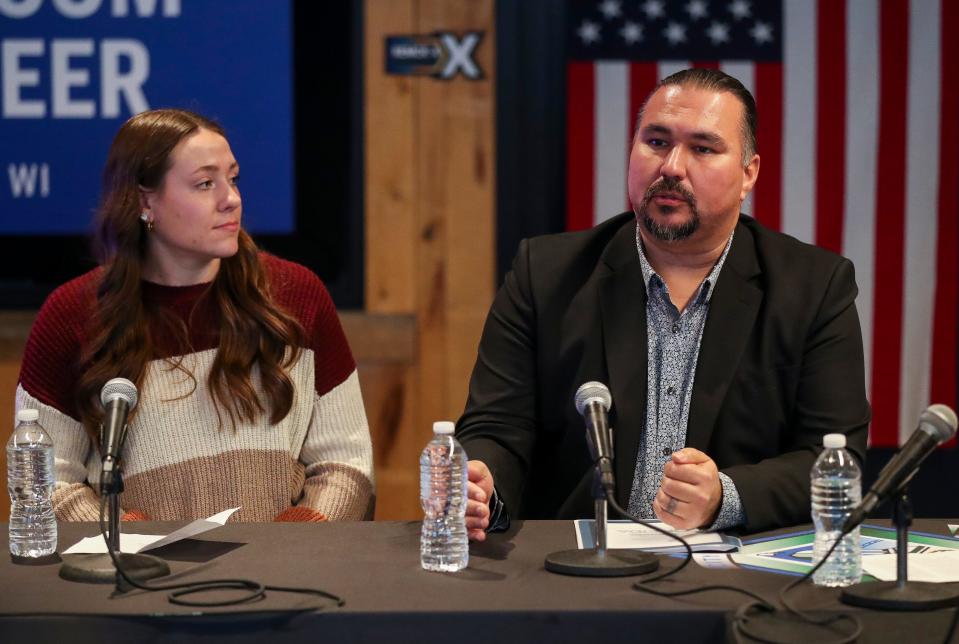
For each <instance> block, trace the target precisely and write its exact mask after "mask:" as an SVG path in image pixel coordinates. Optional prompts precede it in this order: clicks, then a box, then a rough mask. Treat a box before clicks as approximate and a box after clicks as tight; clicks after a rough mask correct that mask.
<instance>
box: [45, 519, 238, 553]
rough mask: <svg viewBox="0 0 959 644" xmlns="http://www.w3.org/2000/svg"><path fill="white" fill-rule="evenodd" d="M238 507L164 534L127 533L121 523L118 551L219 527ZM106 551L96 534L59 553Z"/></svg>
mask: <svg viewBox="0 0 959 644" xmlns="http://www.w3.org/2000/svg"><path fill="white" fill-rule="evenodd" d="M239 509H240V508H232V509H230V510H224V511H223V512H219V513H217V514H214V515H213V516H212V517H209V518H207V519H197V520H196V521H194V522H192V523H188V524H187V525H185V526H183V527H182V528H180V529H179V530H175V531H173V532H171V533H170V534H168V535H166V536H164V535H162V534H127V533H124V532H123V526H122V525H121V528H120V552H128V553H136V552H144V551H146V550H153V549H154V548H159V547H160V546H165V545H167V544H168V543H173V542H174V541H180V540H181V539H188V538H190V537H194V536H196V535H198V534H200V533H203V532H206V531H208V530H212V529H213V528H219V527H220V526H221V525H223V524H224V523H226V520H227V519H229V518H230V515H232V514H233V513H234V512H236V511H237V510H239ZM127 525H130V523H127ZM106 551H107V544H106V541H104V540H103V535H101V534H98V535H96V536H95V537H85V538H83V539H80V541H78V542H77V543H75V544H73V545H72V546H70V547H69V548H67V549H66V550H64V551H63V552H62V553H60V554H64V555H77V554H100V553H106Z"/></svg>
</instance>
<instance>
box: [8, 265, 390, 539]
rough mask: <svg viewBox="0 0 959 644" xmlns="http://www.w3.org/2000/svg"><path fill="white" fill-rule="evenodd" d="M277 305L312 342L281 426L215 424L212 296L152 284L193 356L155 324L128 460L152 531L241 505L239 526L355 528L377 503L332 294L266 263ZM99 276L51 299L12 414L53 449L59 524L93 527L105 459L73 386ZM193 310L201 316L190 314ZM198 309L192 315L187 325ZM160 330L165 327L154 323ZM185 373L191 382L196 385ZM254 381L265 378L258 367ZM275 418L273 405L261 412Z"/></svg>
mask: <svg viewBox="0 0 959 644" xmlns="http://www.w3.org/2000/svg"><path fill="white" fill-rule="evenodd" d="M260 261H261V263H262V264H263V266H264V268H265V270H266V271H267V273H268V275H269V279H270V284H271V292H272V296H273V299H274V301H276V302H277V303H278V304H279V305H280V306H282V307H283V308H284V309H285V310H286V311H288V312H290V313H291V314H292V315H294V316H295V317H296V318H297V319H298V320H299V322H300V324H301V325H302V326H303V328H304V330H305V331H306V342H305V345H306V346H304V347H302V348H301V351H300V355H299V358H298V360H297V362H296V363H295V364H294V365H293V366H292V367H290V368H289V371H288V373H289V376H290V378H291V379H292V380H293V383H294V388H295V393H294V398H293V406H292V408H291V409H290V412H289V414H287V416H286V418H284V419H283V420H281V421H280V422H279V423H277V424H276V425H270V422H269V414H268V413H267V414H261V415H260V417H259V418H258V419H257V420H256V422H253V423H248V422H246V421H243V420H241V419H237V422H236V427H235V428H233V427H232V426H231V423H230V420H229V414H228V413H227V412H226V410H224V409H223V408H222V405H221V409H220V416H221V417H222V427H220V423H219V421H218V418H217V412H216V409H215V408H214V403H213V398H212V396H211V392H210V389H209V387H208V383H207V377H208V375H209V372H210V368H211V366H212V364H213V360H214V358H215V357H216V353H217V350H218V349H217V347H218V342H219V331H218V329H219V324H218V322H217V321H216V320H217V315H216V313H215V309H214V307H213V305H212V298H202V299H201V296H202V295H203V293H204V292H205V291H206V289H207V288H208V285H205V284H198V285H195V286H185V287H168V286H160V285H157V284H152V283H149V282H144V283H143V298H144V302H145V303H146V304H147V305H148V306H155V307H162V308H164V309H166V310H168V311H169V312H171V313H172V314H174V315H176V316H179V317H180V318H181V319H182V320H184V321H185V322H188V330H189V336H190V346H191V347H192V348H193V351H192V352H191V353H187V354H185V355H183V350H182V348H181V349H175V348H174V347H172V346H170V345H172V344H173V341H172V337H171V333H170V330H169V327H168V326H165V327H161V326H160V323H159V322H156V323H155V324H154V326H153V327H151V337H152V338H153V341H154V344H155V345H156V350H157V359H155V360H153V361H151V362H149V363H148V365H147V369H146V374H145V377H144V378H143V382H142V383H141V385H140V388H139V389H140V391H139V403H138V404H137V407H136V409H135V412H134V415H133V418H132V421H131V423H130V426H129V431H128V433H127V437H126V442H125V444H124V446H123V451H122V453H121V462H122V465H123V473H124V476H123V478H124V491H123V493H122V495H121V497H120V504H121V507H122V508H123V510H124V511H125V512H127V513H128V514H129V515H131V516H140V517H143V518H149V519H154V520H177V519H194V518H201V517H207V516H210V515H212V514H214V513H216V512H220V511H221V510H225V509H227V508H232V507H236V506H240V510H239V511H238V512H236V513H235V514H234V515H233V517H231V520H238V521H271V520H274V519H279V520H305V521H317V520H322V519H324V518H325V519H330V520H337V519H360V518H363V516H364V515H365V514H366V511H367V507H368V504H369V501H370V498H371V495H372V492H373V463H372V448H371V445H370V436H369V428H368V427H367V422H366V413H365V411H364V409H363V400H362V396H361V393H360V386H359V381H358V379H357V374H356V365H355V363H354V361H353V357H352V355H351V353H350V349H349V347H348V345H347V343H346V338H345V336H344V335H343V330H342V329H341V327H340V323H339V318H338V317H337V315H336V310H335V308H334V306H333V302H332V300H331V299H330V296H329V294H328V293H327V291H326V288H325V287H324V286H323V283H322V282H321V281H320V280H319V278H317V277H316V276H315V275H314V274H313V273H312V272H310V271H309V270H307V269H306V268H304V267H302V266H299V265H297V264H294V263H291V262H287V261H284V260H281V259H278V258H276V257H273V256H270V255H266V254H261V256H260ZM99 276H100V269H96V270H94V271H91V272H89V273H87V274H85V275H83V276H81V277H78V278H77V279H74V280H72V281H70V282H68V283H66V284H64V285H63V286H61V287H60V288H58V289H57V290H56V291H54V292H53V293H52V294H51V295H50V297H49V298H48V299H47V301H46V302H45V303H44V305H43V307H42V308H41V310H40V313H39V315H38V316H37V320H36V322H35V323H34V325H33V328H32V329H31V332H30V337H29V339H28V340H27V346H26V350H25V353H24V357H23V363H22V366H21V371H20V382H19V386H18V387H17V409H21V408H26V407H33V408H36V409H38V410H39V411H40V422H41V424H42V425H43V426H44V427H45V428H46V430H47V431H48V432H49V433H50V436H51V438H52V439H53V442H54V451H55V456H56V460H55V464H56V465H55V468H56V490H55V492H54V510H55V511H56V514H57V517H58V518H59V519H61V520H74V521H91V520H95V519H96V518H97V516H98V512H99V502H98V497H97V493H96V491H95V488H96V486H97V482H98V480H99V472H100V456H99V453H98V450H97V447H96V446H94V445H93V444H92V442H91V441H90V439H89V438H88V435H87V433H86V432H85V431H84V428H83V426H82V424H81V423H80V421H79V414H78V412H77V405H76V397H75V389H74V387H75V385H76V383H77V381H78V379H79V374H80V369H81V368H82V366H81V365H80V359H81V354H82V349H83V347H84V345H85V342H87V341H88V338H89V337H90V335H91V330H90V326H91V323H92V321H93V320H95V316H94V311H95V305H96V288H97V284H98V281H99ZM194 309H195V310H194ZM191 311H192V312H193V313H192V316H191ZM158 319H159V318H158ZM179 360H182V363H181V364H182V367H184V368H185V369H187V370H189V372H190V373H192V374H193V378H191V377H190V376H189V375H188V374H187V373H186V372H185V371H184V370H183V369H180V368H176V367H175V366H174V365H175V363H176V362H177V361H179ZM252 382H253V384H254V386H255V387H257V388H258V389H259V386H260V378H259V372H258V370H257V369H256V368H254V369H253V373H252ZM264 404H265V405H266V406H267V408H268V401H264Z"/></svg>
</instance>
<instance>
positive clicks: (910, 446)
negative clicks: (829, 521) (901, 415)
mask: <svg viewBox="0 0 959 644" xmlns="http://www.w3.org/2000/svg"><path fill="white" fill-rule="evenodd" d="M956 425H957V421H956V412H954V411H952V410H951V409H950V408H949V407H947V406H946V405H930V406H929V407H927V408H926V410H925V411H924V412H922V414H920V416H919V427H917V428H916V431H914V432H913V433H912V436H910V437H909V440H908V441H906V444H905V445H903V446H902V448H900V450H899V451H898V452H897V453H896V455H895V456H893V457H892V460H890V461H889V462H888V463H887V464H886V466H885V467H884V468H882V471H881V472H879V478H877V479H876V482H875V483H873V485H872V487H871V488H870V489H869V492H868V493H867V494H866V496H865V497H863V500H862V503H860V504H859V506H858V507H857V508H856V509H854V510H853V511H852V513H851V514H850V515H849V518H848V519H847V520H846V523H845V525H844V526H843V531H844V532H848V531H849V530H852V529H853V528H855V527H856V526H857V525H859V524H860V523H862V521H863V520H864V519H865V518H866V515H867V514H869V513H870V512H872V511H873V510H874V509H875V508H876V506H877V505H879V504H880V503H882V502H883V501H885V500H886V499H887V498H889V497H890V496H892V495H894V494H896V493H897V492H898V491H899V489H900V488H902V486H903V485H904V484H906V483H907V482H908V481H909V479H911V478H912V476H913V474H915V472H916V470H917V469H918V468H919V464H920V463H922V461H924V460H925V458H926V457H927V456H929V454H931V453H932V451H933V450H934V449H936V447H938V446H939V445H940V444H942V443H944V442H946V441H947V440H949V439H950V438H952V437H953V436H954V435H955V433H956Z"/></svg>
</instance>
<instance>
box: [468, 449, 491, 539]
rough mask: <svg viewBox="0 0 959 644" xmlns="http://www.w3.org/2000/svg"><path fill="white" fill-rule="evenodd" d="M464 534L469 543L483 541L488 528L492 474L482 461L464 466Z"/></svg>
mask: <svg viewBox="0 0 959 644" xmlns="http://www.w3.org/2000/svg"><path fill="white" fill-rule="evenodd" d="M466 475H467V483H466V488H467V490H466V497H467V501H466V534H467V536H469V539H470V541H485V540H486V528H488V527H489V518H490V517H489V500H490V499H491V498H492V497H493V473H492V472H490V471H489V468H488V467H486V463H484V462H483V461H470V462H469V463H467V466H466Z"/></svg>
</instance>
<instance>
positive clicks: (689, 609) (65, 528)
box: [0, 520, 952, 644]
mask: <svg viewBox="0 0 959 644" xmlns="http://www.w3.org/2000/svg"><path fill="white" fill-rule="evenodd" d="M179 525H182V524H169V523H150V522H146V523H126V524H124V525H123V530H124V531H125V532H139V533H145V534H164V533H166V532H169V531H172V530H173V529H174V528H175V527H178V526H179ZM915 528H917V529H922V530H925V531H928V532H937V533H941V534H947V529H946V521H945V520H927V521H919V522H917V524H916V526H915ZM419 529H420V524H419V523H418V522H358V523H320V524H293V523H287V524H278V523H273V524H241V523H229V524H227V525H225V526H223V527H222V528H218V529H216V530H213V531H211V532H207V533H204V534H203V535H201V537H200V538H199V539H197V540H195V541H192V542H187V543H185V544H184V545H182V546H173V547H171V548H173V550H172V551H171V550H168V551H167V552H166V554H167V556H169V557H177V558H182V557H184V556H185V557H188V558H189V557H193V558H194V559H197V558H199V559H201V560H202V559H203V558H204V557H205V558H207V561H205V562H201V563H197V562H195V561H194V562H188V561H182V560H171V561H170V562H169V563H170V564H171V567H172V568H173V573H174V575H175V576H176V578H177V580H180V581H198V580H205V579H211V578H222V577H243V578H248V579H254V580H256V581H259V582H261V583H264V584H271V585H282V586H309V587H315V588H322V589H324V590H327V591H329V592H332V593H335V594H337V595H339V596H341V597H342V598H343V599H345V600H346V605H345V606H344V607H342V608H339V609H335V610H331V611H325V612H321V611H306V612H300V613H289V612H284V611H291V610H295V609H308V608H309V607H311V606H315V605H317V601H316V600H315V599H313V598H310V597H305V596H299V595H291V594H286V593H279V592H269V593H268V596H267V598H266V599H264V600H262V601H259V602H257V603H254V604H252V605H246V606H234V607H228V608H210V609H203V610H202V611H199V610H197V609H193V608H188V607H181V606H176V605H173V604H170V603H169V602H168V601H167V598H166V593H161V592H154V593H148V592H143V591H133V592H130V593H128V594H126V595H123V596H120V597H115V598H113V597H111V594H112V593H113V587H112V586H109V585H90V584H80V583H74V582H69V581H64V580H62V579H60V578H59V577H58V574H57V573H58V569H59V566H58V565H57V564H53V565H46V566H23V565H14V564H13V563H11V562H10V560H9V559H8V558H6V557H4V558H3V561H2V562H0V642H21V641H23V642H43V641H59V642H69V643H71V644H73V643H78V642H104V641H125V642H150V641H163V642H179V641H196V640H198V639H199V638H201V637H202V638H203V640H204V641H216V640H222V641H229V642H267V641H269V642H307V641H308V642H321V641H327V642H397V643H401V642H411V643H412V642H417V643H418V642H439V641H457V642H496V643H499V642H513V641H516V642H535V641H538V640H542V641H543V642H549V643H550V644H553V643H556V642H595V643H597V644H600V643H605V642H640V641H650V642H658V641H667V642H711V641H723V640H727V639H729V638H730V637H731V636H732V633H731V629H730V618H731V615H732V613H733V612H734V611H735V609H736V608H737V607H738V606H740V605H742V604H743V603H744V602H745V601H746V599H745V598H744V597H742V596H740V595H737V594H735V593H732V592H728V591H714V592H707V593H700V594H696V595H691V596H688V597H684V598H680V599H667V598H659V597H655V596H651V595H648V594H644V593H640V592H637V591H635V590H633V588H632V583H633V581H634V580H635V578H618V579H617V578H609V579H596V578H578V577H567V576H562V575H555V574H551V573H549V572H547V571H546V570H544V568H543V558H544V556H545V555H546V554H547V553H550V552H553V551H556V550H562V549H566V548H572V547H575V543H576V541H575V536H574V533H573V527H572V524H571V523H570V522H560V521H527V522H521V521H517V522H514V527H513V529H511V530H510V531H509V532H508V533H505V534H499V535H490V537H489V540H488V541H487V542H486V543H484V544H480V545H476V544H474V545H473V546H472V547H471V550H470V565H469V568H468V569H467V570H465V571H463V572H461V573H457V574H447V573H430V572H426V571H423V570H422V569H421V568H420V565H419V546H418V540H419ZM2 532H3V536H2V542H3V544H4V547H6V527H5V526H3V529H2ZM93 534H96V527H95V525H94V524H82V523H81V524H69V523H61V524H60V547H61V549H64V548H66V547H67V546H69V545H71V544H73V543H75V542H76V541H77V540H78V539H80V538H81V537H83V536H90V535H93ZM213 552H218V553H219V554H216V555H215V556H213V557H212V558H209V557H210V553H213ZM678 563H679V560H678V559H676V558H672V557H662V567H663V568H668V567H670V566H675V565H677V564H678ZM674 579H675V581H673V582H670V583H668V588H670V589H681V588H693V587H697V586H702V585H707V584H709V585H713V584H726V585H731V586H736V587H739V588H747V589H749V590H751V591H753V592H755V593H758V594H759V595H761V596H763V597H764V598H765V599H767V600H769V601H772V602H774V603H775V602H776V597H777V593H778V591H779V589H780V588H782V587H783V586H784V585H786V584H787V583H789V582H790V581H791V580H793V579H794V578H793V577H788V576H783V575H779V574H773V573H769V572H762V571H751V570H742V569H736V570H713V569H704V568H701V567H699V566H698V565H696V564H695V563H690V565H689V566H688V567H687V568H686V569H685V570H683V571H681V572H680V573H679V574H678V575H676V577H675V578H674ZM157 583H161V582H157ZM662 585H663V586H666V585H667V584H662ZM838 594H839V593H838V591H835V590H829V589H822V588H816V587H812V586H811V585H808V584H807V585H805V586H803V587H801V588H800V589H798V590H797V591H795V593H794V596H795V600H796V603H797V604H799V605H801V606H802V607H803V608H808V609H814V610H822V611H826V612H830V611H832V612H837V611H846V612H852V613H855V614H856V615H858V616H859V617H860V619H861V620H862V621H863V623H864V625H865V627H866V632H865V635H864V637H863V639H862V640H861V641H866V642H873V641H874V642H887V641H888V642H920V641H929V642H941V641H942V638H943V635H944V634H945V632H946V630H947V628H948V625H949V621H950V619H951V617H952V611H951V610H940V611H934V612H929V613H880V612H876V611H867V610H860V609H854V608H850V607H847V606H844V605H841V604H840V603H839V602H838V599H837V598H838ZM784 629H785V630H784V632H785V633H786V634H787V635H788V634H789V632H793V633H794V634H797V637H798V640H797V641H802V640H803V639H804V637H805V636H802V634H801V631H800V630H796V629H791V628H790V627H785V626H784ZM805 641H808V639H805ZM821 641H823V640H821Z"/></svg>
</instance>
